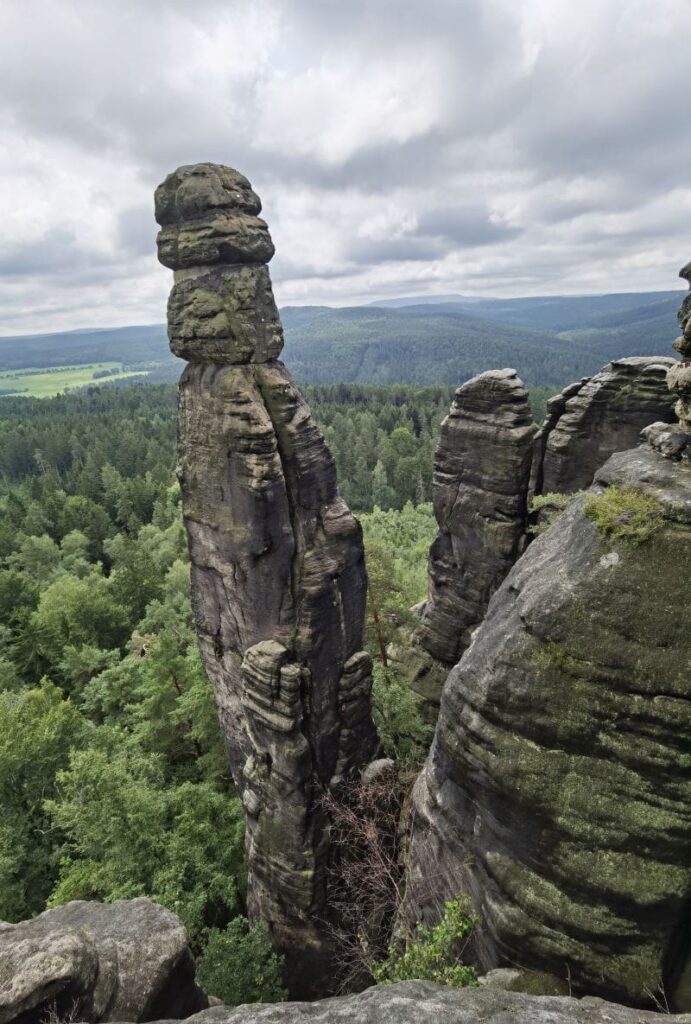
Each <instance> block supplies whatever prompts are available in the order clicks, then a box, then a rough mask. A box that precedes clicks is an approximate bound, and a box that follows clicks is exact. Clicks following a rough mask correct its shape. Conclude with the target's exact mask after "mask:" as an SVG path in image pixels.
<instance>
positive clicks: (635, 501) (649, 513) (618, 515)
mask: <svg viewBox="0 0 691 1024" xmlns="http://www.w3.org/2000/svg"><path fill="white" fill-rule="evenodd" d="M583 511H584V513H585V514H586V516H587V517H588V519H591V520H592V521H593V522H594V523H595V525H596V526H597V528H598V530H599V531H600V533H602V534H604V536H605V537H607V538H608V539H610V540H628V541H633V542H634V543H635V544H642V543H643V542H644V541H646V540H648V538H649V537H650V536H652V534H653V533H655V531H656V530H659V529H660V527H661V526H662V525H663V523H664V519H663V516H662V507H661V505H660V503H659V502H657V501H656V500H655V498H652V497H650V495H648V494H645V493H644V492H643V491H640V490H638V489H637V488H635V487H608V488H607V490H606V491H605V492H604V493H603V494H592V495H590V496H589V497H588V498H587V500H586V502H585V505H584V506H583Z"/></svg>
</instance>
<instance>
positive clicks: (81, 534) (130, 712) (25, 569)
mask: <svg viewBox="0 0 691 1024" xmlns="http://www.w3.org/2000/svg"><path fill="white" fill-rule="evenodd" d="M307 397H308V400H309V401H310V403H311V405H312V408H313V409H314V411H315V414H316V416H317V418H318V420H319V422H320V425H321V426H322V429H323V430H324V433H325V435H326V437H327V439H328V441H329V444H330V445H331V448H332V450H333V453H334V455H335V458H336V461H337V465H338V472H339V479H340V481H341V486H342V490H343V492H344V494H345V496H346V498H347V500H348V501H349V502H350V504H351V506H352V507H353V508H354V509H355V510H356V511H357V512H358V513H359V514H360V517H361V520H362V523H363V528H364V531H365V541H366V546H367V558H368V567H369V576H370V595H369V598H370V613H369V614H368V621H367V634H368V635H367V639H368V647H369V649H370V651H371V653H372V655H373V656H374V658H375V679H376V682H375V705H376V708H375V713H376V715H377V719H378V725H379V729H380V733H381V735H382V738H383V741H384V746H385V750H386V752H387V753H388V754H389V755H391V756H393V757H395V758H396V759H398V760H399V761H400V762H401V763H404V764H406V765H410V766H412V765H414V764H415V763H418V762H419V761H420V760H421V757H422V756H423V754H424V750H425V744H426V743H427V742H428V741H429V728H428V727H427V726H426V725H425V724H424V723H423V721H422V719H421V717H420V716H419V715H418V713H417V709H416V704H415V698H414V696H413V695H412V692H411V691H410V690H408V689H407V687H404V686H401V685H399V684H398V682H397V679H396V672H395V668H394V667H392V666H391V665H388V666H386V665H384V664H383V662H382V651H385V649H386V645H387V644H388V642H389V641H390V640H391V639H392V637H393V634H394V631H395V629H396V627H397V626H399V625H400V624H401V623H403V622H405V621H406V617H407V616H408V615H409V612H408V608H409V607H410V606H411V605H412V604H413V603H415V602H416V601H418V600H420V599H421V598H422V597H423V596H424V589H425V564H426V553H427V548H428V546H429V543H430V540H431V538H432V536H433V534H434V529H435V523H434V518H433V515H432V508H431V504H430V496H431V474H432V459H433V452H434V446H435V443H436V437H437V433H438V425H439V422H440V421H441V419H442V417H443V416H444V415H445V413H446V411H447V409H448V406H449V404H450V401H451V397H452V389H451V388H447V387H431V388H414V387H390V388H385V387H364V386H356V385H324V386H318V387H312V388H309V389H307ZM544 398H545V394H544V393H541V392H540V393H536V394H535V400H536V408H538V407H539V405H540V403H541V402H544ZM175 429H176V428H175V389H174V387H173V386H171V385H169V384H161V385H134V386H132V385H130V386H126V387H117V386H112V385H110V386H101V387H92V388H89V389H88V390H85V391H81V392H76V393H72V394H67V395H60V396H58V397H56V398H52V399H46V400H32V399H24V398H17V399H13V398H5V399H3V401H2V404H1V405H0V480H1V486H2V495H1V498H0V502H1V508H2V515H0V705H2V708H1V713H2V717H3V721H4V729H3V731H2V736H1V737H0V787H1V788H0V821H1V822H2V826H1V827H2V831H3V836H2V843H1V844H0V847H1V848H2V850H3V856H2V858H1V859H0V919H3V920H6V921H19V920H22V919H24V918H27V917H30V916H32V915H35V914H37V913H39V912H40V911H41V910H43V909H45V908H46V907H51V906H56V905H58V904H61V903H64V902H67V901H69V900H73V899H101V900H113V899H120V898H131V897H134V896H137V895H143V894H146V895H148V896H150V897H152V898H154V899H156V900H158V901H159V902H161V903H162V904H164V905H165V906H167V907H169V908H170V909H172V910H174V911H175V912H176V913H177V914H179V915H180V917H181V918H182V920H183V921H184V923H185V924H186V926H187V928H188V930H189V934H190V938H191V943H192V947H193V949H194V951H195V953H197V954H198V955H200V954H202V955H201V965H202V966H201V967H200V971H201V974H202V976H203V975H204V970H205V967H204V964H205V962H206V965H207V966H206V970H207V973H208V974H209V975H210V976H211V977H213V983H214V985H215V987H216V988H217V989H220V990H222V991H224V992H225V998H226V999H227V1000H229V1001H232V1000H237V1001H244V1000H247V999H256V998H260V997H264V998H274V997H275V996H276V994H277V993H278V992H279V990H280V985H279V982H278V973H277V964H276V962H275V958H274V957H273V954H272V953H271V951H270V947H269V946H268V943H267V941H266V938H265V936H264V935H263V934H262V933H261V932H257V931H256V930H254V931H252V930H250V929H249V928H248V927H247V924H246V921H245V918H244V911H245V903H244V898H245V892H244V863H243V819H242V810H241V805H240V802H239V799H237V798H233V797H232V795H231V798H230V799H229V798H228V793H229V791H230V792H231V794H232V782H231V779H230V776H229V773H228V770H227V765H226V761H225V758H224V756H223V753H222V749H221V742H220V735H219V730H218V725H217V719H216V711H215V706H214V702H213V697H212V694H211V689H210V685H209V683H208V681H207V679H206V676H205V674H204V672H203V670H202V667H201V663H200V659H199V655H198V651H197V644H196V638H195V634H194V629H193V623H192V616H191V609H190V601H189V567H188V562H187V552H186V544H185V538H184V530H183V525H182V518H181V508H180V492H179V487H178V484H177V482H176V480H175V472H174V466H175ZM204 950H206V951H207V952H206V958H205V956H204V955H203V953H204ZM250 960H251V961H252V963H254V964H257V963H258V964H260V965H261V970H260V971H259V973H258V974H257V973H256V972H254V973H253V974H252V975H251V977H250V976H249V975H248V974H247V972H246V970H245V969H244V968H243V967H242V965H243V964H246V963H247V962H249V961H250ZM218 962H222V963H223V965H224V967H223V978H218V977H217V975H215V974H214V966H213V965H214V963H218ZM231 977H232V978H234V979H235V981H234V982H233V985H235V988H233V987H232V986H231V988H230V989H229V988H228V987H227V982H228V978H231ZM224 979H225V980H224ZM224 984H225V986H226V987H224Z"/></svg>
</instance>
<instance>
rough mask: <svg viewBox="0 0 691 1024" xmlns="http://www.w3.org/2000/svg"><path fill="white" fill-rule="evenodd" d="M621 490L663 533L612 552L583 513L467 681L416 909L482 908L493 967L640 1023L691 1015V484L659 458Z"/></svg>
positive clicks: (432, 812) (424, 841)
mask: <svg viewBox="0 0 691 1024" xmlns="http://www.w3.org/2000/svg"><path fill="white" fill-rule="evenodd" d="M612 487H616V488H619V490H620V492H621V491H622V490H623V492H624V493H631V491H635V492H637V493H638V494H640V493H642V494H643V495H645V496H646V498H648V499H653V501H654V503H655V507H656V508H657V509H658V511H659V517H660V518H659V522H657V523H656V528H655V529H654V530H652V531H651V533H650V535H649V536H648V537H647V538H646V539H645V540H644V541H643V542H642V543H634V542H633V541H626V540H620V541H612V540H610V539H608V537H607V535H606V533H603V532H602V530H601V529H600V528H598V526H596V524H595V522H594V521H592V519H591V518H589V517H588V516H587V515H586V514H585V513H584V506H585V503H586V502H587V496H579V497H577V498H575V499H574V501H573V502H572V503H571V504H570V505H569V507H568V508H567V509H566V511H565V512H564V513H563V514H562V515H561V516H560V518H558V519H557V520H556V521H555V522H554V523H553V525H552V526H551V527H550V528H549V529H548V530H547V531H546V532H545V533H544V534H543V535H541V536H539V537H538V538H537V539H536V540H535V541H534V542H533V543H532V544H531V545H530V546H529V548H528V549H527V551H526V553H525V554H524V555H523V556H522V557H521V558H520V559H519V561H518V562H517V564H516V565H515V566H514V568H513V569H512V571H511V572H510V573H509V575H508V576H507V578H506V579H505V581H504V583H503V584H502V586H501V587H500V588H499V590H498V591H497V592H496V594H495V595H494V597H493V598H492V601H491V602H490V605H489V609H488V612H487V616H486V618H485V620H484V622H483V623H482V625H481V626H480V628H479V629H478V630H477V632H476V633H475V635H474V637H473V642H472V644H471V646H470V648H469V649H468V650H467V651H466V652H465V654H464V655H463V657H462V659H461V661H460V662H459V664H458V665H457V666H456V667H455V668H454V669H453V670H452V671H451V673H450V675H449V678H448V680H447V683H446V685H445V688H444V693H443V697H442V704H441V711H440V716H439V720H438V724H437V729H436V734H435V738H434V742H433V746H432V750H431V753H430V755H429V758H428V760H427V763H426V765H425V767H424V769H423V771H422V772H421V774H420V776H419V778H418V780H417V783H416V786H415V790H414V797H413V806H414V813H413V816H412V820H413V823H414V828H413V836H412V842H411V849H410V861H409V886H408V894H409V898H410V900H411V906H412V908H413V911H414V912H417V913H421V914H422V915H423V916H424V917H426V918H427V919H435V917H436V916H437V915H438V913H439V908H440V906H442V905H443V902H444V901H445V900H447V899H451V898H453V897H455V896H456V895H457V894H458V893H459V892H468V893H470V894H471V898H472V900H473V903H474V905H475V907H476V909H477V910H478V912H479V913H480V915H481V917H482V920H483V925H482V927H481V928H480V929H479V931H478V933H477V936H476V942H475V953H476V955H477V957H478V959H479V961H480V963H481V964H482V965H483V967H484V968H486V969H488V968H492V967H494V966H497V965H498V964H501V963H510V964H522V965H525V966H529V967H531V968H533V969H536V968H542V969H544V970H546V971H550V972H552V973H553V974H555V975H557V976H558V977H560V978H562V979H564V978H567V979H568V980H569V982H570V984H572V985H573V987H574V991H580V992H583V991H586V992H591V993H597V994H603V995H606V996H608V997H610V998H617V999H620V1000H622V1001H624V1002H631V1003H634V1004H638V1005H645V1004H646V1003H647V1002H648V1001H649V999H650V994H651V993H652V994H653V995H656V994H657V995H658V997H659V993H660V991H664V993H665V997H666V999H667V1000H668V1002H669V1003H670V1004H672V1003H674V1004H675V1005H676V1008H677V1009H680V1010H681V1009H685V1010H688V1009H690V1008H691V933H690V932H689V893H691V671H690V668H691V639H690V637H689V630H688V625H687V623H686V621H685V618H684V616H683V615H681V614H680V611H679V610H680V609H683V608H685V607H686V605H687V604H688V585H689V579H691V467H689V465H688V464H686V465H684V464H680V463H678V462H672V461H669V460H667V459H664V458H663V457H662V456H661V455H660V454H658V453H656V452H654V451H652V450H651V449H650V448H648V447H646V446H643V447H641V448H638V449H635V450H633V451H630V452H625V453H619V454H617V455H614V456H612V457H611V458H610V460H609V461H608V462H607V464H606V465H605V466H604V467H603V468H602V469H601V470H600V471H599V473H598V474H597V476H596V483H595V485H594V487H593V488H592V489H591V492H589V493H590V494H592V495H599V494H603V493H605V492H606V491H607V490H608V489H610V488H612ZM621 514H622V516H623V517H624V518H623V519H622V520H621V522H626V521H628V520H627V513H626V511H625V510H624V512H623V513H621ZM617 522H619V520H617ZM615 525H616V524H615Z"/></svg>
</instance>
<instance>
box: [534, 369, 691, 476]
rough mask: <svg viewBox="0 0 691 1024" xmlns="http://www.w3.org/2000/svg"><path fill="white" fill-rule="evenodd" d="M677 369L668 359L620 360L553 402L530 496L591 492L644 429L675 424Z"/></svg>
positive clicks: (538, 443) (541, 438)
mask: <svg viewBox="0 0 691 1024" xmlns="http://www.w3.org/2000/svg"><path fill="white" fill-rule="evenodd" d="M675 365H677V364H676V360H674V359H671V358H666V357H664V356H633V357H631V358H629V359H615V360H614V361H613V362H611V363H608V365H607V366H605V367H603V369H602V370H600V372H599V373H596V374H595V375H594V376H593V377H586V378H584V379H583V380H582V381H580V382H578V383H576V384H570V385H569V387H568V388H565V389H564V391H562V393H561V394H560V395H556V396H555V397H554V398H552V399H551V400H550V401H549V402H548V407H547V416H546V418H545V422H544V423H543V425H542V427H541V429H540V432H539V434H538V436H537V438H536V440H535V454H534V458H533V468H532V473H531V492H532V493H534V494H548V493H551V492H556V493H561V494H572V493H574V492H575V491H579V490H582V489H583V488H585V487H589V486H590V484H591V483H592V481H593V477H594V475H595V472H596V470H598V469H599V468H600V466H602V465H604V463H605V462H606V461H607V459H608V458H609V457H610V455H613V454H614V453H615V452H620V451H626V450H627V449H629V448H633V447H634V446H635V445H636V444H638V438H639V435H640V432H641V430H643V428H644V427H647V426H648V425H649V424H651V423H653V422H656V421H660V422H665V423H671V422H673V420H674V411H673V406H674V400H673V399H672V398H671V397H670V394H669V390H668V388H667V384H666V375H667V372H668V370H670V369H671V368H672V367H673V366H675Z"/></svg>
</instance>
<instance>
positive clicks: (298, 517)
mask: <svg viewBox="0 0 691 1024" xmlns="http://www.w3.org/2000/svg"><path fill="white" fill-rule="evenodd" d="M260 210H261V204H260V201H259V198H258V197H257V195H256V194H255V193H254V192H253V191H252V188H251V186H250V183H249V182H248V181H247V179H246V178H245V177H243V175H241V174H239V173H238V172H237V171H235V170H233V169H231V168H229V167H223V166H219V165H216V164H197V165H194V166H188V167H180V168H178V170H177V171H175V172H173V173H172V174H170V175H168V177H167V178H166V179H165V181H164V182H163V184H162V185H160V186H159V188H158V189H157V190H156V220H157V221H158V223H159V224H160V225H161V230H160V232H159V236H158V248H159V259H160V260H161V262H162V263H163V264H164V265H165V266H167V267H170V268H171V269H172V270H174V272H175V276H174V284H173V289H172V292H171V294H170V299H169V303H168V331H169V337H170V344H171V348H172V350H173V352H175V353H176V354H177V355H179V356H181V357H182V358H184V359H187V360H189V365H188V366H187V368H186V370H185V371H184V373H183V375H182V378H181V381H180V395H179V418H178V433H179V470H178V471H179V477H180V482H181V486H182V494H183V511H184V519H185V526H186V529H187V538H188V544H189V551H190V558H191V563H192V602H193V608H194V614H195V620H196V625H197V631H198V635H199V644H200V648H201V652H202V658H203V661H204V666H205V668H206V671H207V674H208V676H209V678H210V680H211V682H212V684H213V687H214V692H215V697H216V703H217V706H218V712H219V718H220V722H221V729H222V732H223V736H224V740H225V746H226V750H227V753H228V758H229V761H230V766H231V770H232V773H233V778H234V780H235V784H236V786H237V788H238V791H239V793H240V795H241V797H242V801H243V804H244V808H245V813H246V836H247V838H246V846H247V861H248V875H249V877H248V889H249V893H248V903H249V908H250V914H251V916H252V918H253V919H254V920H261V921H263V922H264V923H265V924H266V926H267V927H268V928H269V931H270V934H271V936H272V940H273V943H274V946H275V948H277V949H278V950H279V951H280V952H282V953H284V954H285V955H286V957H287V960H288V966H289V984H290V987H291V990H292V992H293V994H312V993H315V992H319V991H324V988H325V984H324V978H325V975H326V974H327V973H328V971H329V964H328V955H329V951H328V941H327V938H326V935H327V929H326V928H325V921H326V919H327V918H328V916H329V906H328V893H327V892H326V867H327V863H328V859H329V844H328V833H327V829H326V823H325V820H324V813H323V810H322V794H323V792H324V791H325V790H326V789H328V788H329V787H331V786H334V785H337V784H338V782H339V781H340V780H341V779H343V778H345V777H347V776H348V775H349V774H351V773H352V772H354V771H355V770H356V769H357V768H359V767H360V766H361V765H362V764H364V763H365V762H367V761H368V760H370V759H371V757H372V756H373V755H374V754H375V752H376V748H377V738H376V733H375V730H374V726H373V723H372V719H371V715H370V689H371V664H370V659H369V656H368V655H367V654H366V653H365V652H364V651H363V650H362V635H363V622H364V610H365V596H366V583H367V580H366V574H365V567H364V556H363V546H362V536H361V530H360V527H359V524H358V523H357V521H356V520H355V519H354V518H353V516H352V515H351V513H350V511H349V509H348V508H347V506H346V504H345V502H344V501H343V500H342V498H340V496H339V494H338V490H337V483H336V470H335V464H334V460H333V458H332V456H331V453H330V452H329V450H328V448H327V446H326V443H325V441H324V439H323V437H322V435H321V433H320V432H319V430H318V428H317V426H316V424H315V422H314V420H313V419H312V416H311V414H310V411H309V408H308V407H307V405H306V403H305V401H304V399H303V397H302V395H301V394H300V392H299V391H298V389H297V388H296V386H295V384H294V382H293V380H292V378H291V376H290V374H289V373H288V371H287V370H286V368H285V367H284V366H283V364H282V363H281V362H279V361H278V356H279V354H280V352H281V348H282V345H283V332H282V328H281V323H280V319H279V315H278V311H277V308H276V304H275V302H274V298H273V293H272V288H271V280H270V277H269V271H268V268H267V266H266V263H267V262H268V260H270V259H271V257H272V255H273V252H274V247H273V243H272V241H271V238H270V236H269V232H268V228H267V226H266V223H265V222H264V221H263V220H261V219H260V217H259V216H258V215H259V213H260Z"/></svg>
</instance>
